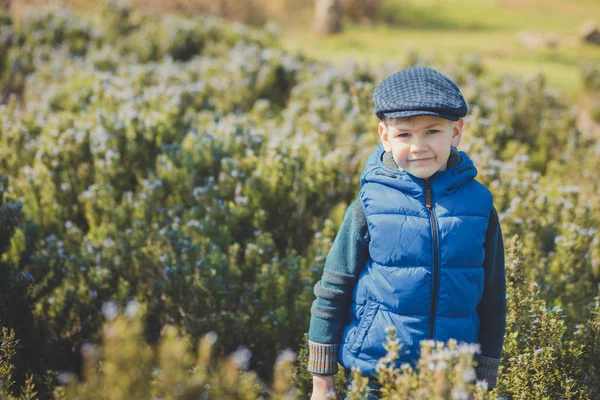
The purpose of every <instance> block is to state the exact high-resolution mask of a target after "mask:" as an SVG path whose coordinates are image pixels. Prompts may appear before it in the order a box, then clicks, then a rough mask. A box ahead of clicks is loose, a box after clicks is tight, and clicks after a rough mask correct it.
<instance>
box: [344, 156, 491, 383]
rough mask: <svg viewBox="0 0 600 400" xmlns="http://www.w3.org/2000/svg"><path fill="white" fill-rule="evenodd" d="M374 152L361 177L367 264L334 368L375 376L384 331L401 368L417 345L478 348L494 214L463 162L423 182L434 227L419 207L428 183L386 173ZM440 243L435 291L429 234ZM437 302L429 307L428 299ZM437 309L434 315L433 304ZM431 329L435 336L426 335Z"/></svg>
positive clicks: (414, 356)
mask: <svg viewBox="0 0 600 400" xmlns="http://www.w3.org/2000/svg"><path fill="white" fill-rule="evenodd" d="M383 152H384V149H383V147H382V146H381V145H380V146H378V147H377V148H376V149H375V150H374V151H373V153H372V154H371V156H370V157H369V159H368V160H367V163H366V165H365V169H364V171H363V173H362V174H361V185H362V188H361V191H360V199H361V202H362V204H363V207H364V210H365V215H366V218H367V224H368V228H369V234H370V237H371V241H370V243H369V259H368V260H367V262H366V265H365V266H364V268H363V269H362V270H361V272H360V275H359V278H358V282H357V284H356V286H355V288H354V291H353V293H352V303H351V305H350V310H349V316H348V321H347V323H346V325H345V327H344V329H343V333H342V338H341V343H340V349H339V354H338V361H339V362H340V364H342V365H343V366H344V367H345V368H352V367H358V368H360V369H361V372H362V373H363V375H372V376H376V372H375V366H376V363H377V361H378V359H379V358H381V357H383V356H385V349H384V348H383V344H384V342H385V338H386V332H385V328H386V327H387V326H395V327H396V333H397V337H398V338H399V339H400V343H401V345H402V346H403V347H402V348H401V352H400V359H399V360H398V362H397V366H400V364H401V363H405V362H409V363H411V364H413V366H414V364H415V361H416V360H417V359H418V357H419V346H420V341H421V340H425V339H434V340H438V341H444V342H446V341H447V340H448V339H450V338H455V339H457V340H458V341H459V342H461V341H464V342H468V343H477V338H478V329H479V316H478V314H477V306H478V304H479V303H480V301H481V298H482V295H483V289H484V269H483V261H484V258H485V252H484V242H485V240H486V230H487V228H488V222H489V215H490V211H491V209H492V196H491V194H490V192H489V191H488V190H487V189H486V188H485V187H484V186H483V185H482V184H480V183H479V182H477V181H475V180H474V179H473V178H475V176H476V175H477V170H476V168H475V166H474V165H473V163H472V161H471V160H470V159H469V157H468V156H467V155H466V154H465V153H463V152H461V156H462V161H461V162H460V164H458V165H457V166H455V167H453V168H450V169H447V170H445V171H438V172H437V173H436V174H434V175H433V176H432V177H431V178H430V179H429V184H430V185H431V193H432V199H433V202H432V203H433V205H432V209H433V213H434V217H435V221H434V222H435V224H432V222H431V219H430V214H429V211H428V209H427V207H426V204H425V194H426V190H425V188H426V182H425V181H424V180H423V179H420V178H416V177H414V176H412V175H410V174H408V173H406V172H398V171H392V170H390V169H388V168H386V167H385V166H384V165H383V164H382V162H381V157H382V155H383ZM434 227H437V230H436V233H437V238H438V242H437V243H438V246H437V256H438V258H437V261H438V272H439V274H438V286H437V292H436V293H432V290H433V289H432V288H433V287H434V255H435V254H436V252H435V251H434V233H433V229H434ZM434 299H435V300H434ZM433 303H435V307H434V310H433V313H432V304H433ZM430 324H433V325H432V326H431V327H432V330H433V335H432V336H430Z"/></svg>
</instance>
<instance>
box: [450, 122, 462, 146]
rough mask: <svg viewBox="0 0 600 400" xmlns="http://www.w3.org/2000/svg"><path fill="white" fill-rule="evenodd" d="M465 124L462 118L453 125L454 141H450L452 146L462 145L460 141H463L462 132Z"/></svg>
mask: <svg viewBox="0 0 600 400" xmlns="http://www.w3.org/2000/svg"><path fill="white" fill-rule="evenodd" d="M464 123H465V121H464V120H463V119H462V118H461V119H459V120H458V121H456V122H454V123H453V127H452V139H451V140H450V145H451V146H452V147H458V145H459V144H460V139H462V130H463V125H464Z"/></svg>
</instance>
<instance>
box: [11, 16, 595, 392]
mask: <svg viewBox="0 0 600 400" xmlns="http://www.w3.org/2000/svg"><path fill="white" fill-rule="evenodd" d="M20 22H21V23H20V24H15V25H2V26H0V50H2V51H0V79H1V81H0V88H1V89H0V92H1V93H2V100H1V102H2V103H1V104H0V174H3V175H5V176H7V180H6V182H5V183H4V185H3V192H2V196H3V197H2V203H1V204H0V217H2V218H4V224H3V225H2V229H1V231H2V236H1V237H0V253H1V259H0V266H1V268H2V270H1V273H2V279H0V288H1V289H2V290H0V296H2V299H3V300H4V301H3V302H2V303H0V310H1V313H0V319H1V320H2V323H3V324H4V326H5V327H7V328H10V329H11V330H12V331H14V332H15V335H16V338H17V339H18V340H19V341H20V342H19V343H20V348H19V349H18V351H17V353H16V354H14V355H13V353H10V354H11V360H12V361H11V365H14V369H11V376H12V378H11V379H12V381H14V382H15V383H14V384H13V385H12V386H11V387H10V389H5V390H10V393H11V395H17V394H18V393H20V391H21V390H22V388H23V387H25V388H27V387H29V386H27V385H31V384H33V385H35V390H36V391H38V392H39V393H40V396H41V397H43V398H44V397H51V396H52V393H54V386H55V384H56V380H55V376H59V377H63V378H64V377H65V376H66V375H64V373H66V371H70V373H78V372H79V371H80V370H82V369H83V370H85V369H86V368H87V371H94V372H93V373H91V372H88V373H87V374H88V375H87V376H89V377H91V376H97V378H94V379H92V378H89V379H86V380H85V381H84V382H83V383H81V384H77V385H75V384H74V383H73V384H71V385H67V387H62V386H61V387H59V388H58V391H57V392H56V393H57V394H56V396H59V395H61V396H62V395H66V394H65V393H67V392H65V391H71V390H72V391H74V392H72V393H79V394H77V396H81V397H86V396H92V395H91V393H93V392H94V391H98V394H97V396H105V397H106V396H113V397H112V398H119V397H118V396H126V395H127V393H128V390H129V389H126V388H129V387H130V388H132V389H131V392H130V393H134V392H135V393H138V394H136V396H138V397H140V398H146V397H148V396H155V392H156V391H158V392H156V393H159V392H160V393H162V394H163V395H164V396H171V397H172V398H175V397H177V396H179V394H168V393H171V392H169V391H175V392H174V393H179V392H177V390H178V389H176V387H172V386H169V385H168V384H166V383H160V382H162V381H161V379H162V378H160V379H158V378H157V377H156V376H154V375H152V373H153V372H152V371H153V369H152V368H150V365H152V366H156V365H167V364H161V363H162V362H163V361H160V360H159V358H160V357H159V355H158V354H159V353H160V350H158V349H160V348H161V346H163V343H167V342H169V341H170V340H171V339H169V338H172V337H174V336H173V335H175V333H174V332H177V335H175V336H178V335H181V336H183V337H186V338H188V339H187V340H188V341H191V342H192V343H193V342H194V341H196V340H197V339H199V338H201V337H204V335H206V333H207V332H211V331H214V332H215V333H216V334H217V336H218V338H219V340H218V341H217V342H216V343H215V344H214V346H212V347H211V349H212V350H211V352H212V354H214V356H215V359H221V358H223V357H225V356H226V355H228V354H232V353H235V351H236V350H237V349H238V348H239V346H245V347H246V348H247V349H248V350H249V351H251V352H252V354H253V357H252V359H251V360H250V362H249V365H248V369H250V370H253V371H254V373H253V374H254V375H251V374H250V373H249V374H239V376H240V379H248V380H247V383H244V385H245V386H244V387H245V388H247V391H248V393H250V394H252V393H258V394H256V396H259V395H260V393H262V392H261V391H265V390H266V389H265V388H269V390H271V392H268V391H266V392H265V393H266V394H265V396H266V397H269V396H271V397H272V396H274V394H273V393H274V392H277V393H281V396H284V394H283V393H287V392H286V391H287V390H288V389H287V387H288V385H289V383H290V380H291V379H292V378H291V377H288V375H286V374H288V372H285V373H282V374H283V377H281V376H278V375H277V373H275V372H274V368H273V366H274V365H275V364H276V362H277V359H278V356H277V355H278V354H279V352H280V351H282V350H283V349H286V348H290V349H292V350H294V351H296V352H297V351H298V350H299V349H300V348H304V352H300V360H305V357H306V346H305V345H306V338H305V336H304V335H305V333H306V332H307V330H308V321H309V317H310V306H311V303H312V301H313V299H314V295H313V293H312V288H313V286H314V284H315V282H316V281H317V280H318V279H320V275H321V273H322V268H323V262H324V259H325V256H326V254H327V252H328V250H329V248H330V246H331V243H332V240H333V238H334V237H335V233H336V230H337V228H338V227H339V224H340V223H341V219H342V216H343V212H344V210H345V208H346V207H347V205H348V204H350V202H352V201H353V200H354V198H355V196H356V193H357V189H358V187H359V179H358V176H359V173H360V171H361V169H362V164H363V162H364V160H365V158H366V157H367V156H368V154H369V153H370V152H371V149H372V146H373V145H375V144H376V143H377V141H378V138H377V135H376V133H375V130H376V125H377V119H376V117H375V116H374V115H373V112H372V104H371V93H372V90H373V87H374V85H376V84H377V82H379V81H380V80H381V79H382V78H383V77H385V76H387V75H389V74H390V73H391V72H393V71H394V70H395V69H397V67H400V66H387V67H381V68H372V67H370V66H368V65H360V64H357V63H353V62H349V63H348V64H347V65H346V66H344V67H341V68H338V67H333V66H331V65H327V64H324V63H319V62H316V61H312V60H307V59H305V58H304V57H303V56H301V55H291V54H288V53H286V52H284V51H283V50H282V49H281V48H280V47H279V46H278V44H277V38H276V37H275V34H274V33H273V32H270V31H267V30H255V29H250V28H247V27H245V26H243V25H230V24H225V23H223V22H222V21H220V20H217V19H214V18H208V17H199V18H196V19H193V20H192V19H184V18H173V17H169V18H162V19H153V18H150V17H139V18H138V17H134V16H133V15H131V13H130V11H129V9H127V8H126V7H125V8H123V7H114V6H110V5H107V6H106V8H105V11H104V12H103V14H102V16H101V17H100V18H99V19H98V20H97V21H87V20H85V19H82V18H80V17H77V16H74V15H72V14H69V13H68V12H61V13H59V14H48V13H44V12H32V13H30V14H27V15H26V16H25V18H24V19H23V20H22V21H20ZM424 63H426V64H432V63H433V64H435V60H433V61H432V60H428V59H427V58H425V57H423V56H422V55H421V54H419V53H418V52H416V51H413V52H411V53H409V54H407V56H406V58H405V60H403V61H402V63H401V66H412V65H420V64H424ZM436 66H437V67H438V68H439V69H440V70H442V71H444V72H446V73H447V74H448V75H450V76H451V77H452V78H453V79H454V80H456V81H457V82H459V84H460V86H461V88H462V89H463V92H464V94H465V97H466V99H467V101H468V103H469V106H470V110H471V112H470V114H469V116H468V117H467V119H466V125H465V134H464V141H463V144H461V146H460V147H461V149H463V150H466V151H467V152H468V153H469V155H470V156H471V157H472V158H473V159H474V160H475V162H476V165H477V166H478V171H479V175H478V179H479V180H480V181H482V182H483V183H485V184H486V185H487V186H488V187H489V188H490V189H491V191H492V193H493V195H494V199H495V205H496V208H497V209H498V211H499V213H500V219H501V222H502V226H503V230H504V233H505V237H506V238H510V237H513V236H514V235H518V237H519V241H520V243H521V245H520V247H518V251H517V250H514V252H513V253H511V254H512V255H511V258H509V264H510V265H511V267H510V268H512V269H510V268H509V273H510V274H512V275H511V278H510V279H509V281H510V282H512V283H511V286H510V287H511V289H510V290H511V292H510V298H509V301H510V302H511V308H510V312H509V326H508V330H507V336H506V346H505V357H504V358H503V364H502V368H503V374H502V375H501V376H500V379H499V388H498V389H496V392H494V393H497V394H498V395H501V394H502V395H510V396H513V397H515V398H532V397H533V398H536V397H542V398H556V397H573V398H594V397H595V396H596V397H597V396H598V393H600V384H599V383H598V380H597V378H596V376H599V374H598V368H599V367H598V365H599V364H598V360H599V359H600V357H599V353H598V347H597V346H598V343H599V340H598V338H599V333H598V324H599V322H598V318H599V317H598V301H597V300H594V299H597V297H598V295H599V294H600V289H599V286H600V233H599V232H598V228H597V227H598V226H599V223H600V209H599V207H600V205H599V204H598V202H597V193H598V191H599V190H600V183H599V182H600V172H599V171H600V161H599V160H600V158H599V157H598V149H599V146H600V144H599V141H598V138H597V136H594V134H593V131H592V129H593V127H586V126H583V125H578V124H577V123H576V121H577V119H578V113H579V111H578V110H577V109H576V108H573V107H572V106H571V105H570V104H567V103H565V101H564V100H563V99H562V98H561V97H560V96H559V95H557V94H556V93H555V92H553V91H551V90H548V88H547V87H546V84H545V79H544V77H543V75H539V76H536V77H533V78H532V79H530V80H527V81H521V80H517V79H515V78H511V77H496V76H489V75H488V74H487V73H486V71H485V70H484V69H483V68H482V65H481V62H480V61H479V60H478V59H477V57H466V58H465V59H463V60H462V61H461V62H459V63H457V64H455V65H452V66H448V65H436ZM9 93H15V94H17V95H19V96H21V97H19V98H17V97H14V96H9V95H8V94H9ZM21 102H22V104H20V103H21ZM512 247H513V248H515V249H516V248H517V246H516V245H515V246H512ZM132 301H137V302H138V303H139V304H141V305H142V306H143V308H144V310H145V312H144V313H143V317H140V318H141V321H138V322H135V323H134V322H132V321H129V322H119V324H125V325H119V326H126V324H136V325H135V332H134V333H135V334H134V335H133V336H132V337H130V338H125V337H124V336H123V337H122V336H118V337H119V338H120V339H118V340H117V339H116V338H115V340H116V342H115V343H117V344H115V345H111V346H110V348H111V351H114V352H115V354H112V355H110V354H109V353H105V354H103V355H102V354H99V355H98V357H103V356H106V357H109V356H110V357H117V358H118V359H119V361H115V363H117V364H115V365H116V366H115V367H114V368H115V370H119V371H121V370H123V371H125V370H128V369H132V368H131V365H140V366H141V367H140V368H139V370H138V371H136V372H135V373H136V374H137V373H139V375H135V376H133V375H132V376H130V375H123V377H122V378H123V379H125V380H124V381H123V382H121V381H119V380H118V379H120V378H119V377H118V376H117V375H114V376H112V377H108V376H105V375H103V374H105V373H107V372H106V371H102V370H101V368H100V367H99V365H101V364H97V363H96V361H94V363H95V364H94V363H92V361H90V360H92V359H90V358H89V357H87V356H86V357H87V358H86V357H83V358H82V356H81V350H82V349H83V350H84V353H86V352H87V351H88V350H90V349H91V348H90V347H89V346H88V345H87V344H88V343H99V342H100V341H101V340H102V338H103V336H102V327H103V324H104V323H105V318H104V315H103V312H102V310H103V308H104V310H105V311H106V310H107V307H109V308H108V309H110V307H112V308H114V307H117V308H126V307H127V304H130V303H131V302H132ZM107 304H109V305H110V306H107ZM134 304H135V303H134ZM15 305H16V306H15ZM115 326H116V325H115ZM167 326H169V327H170V328H168V332H170V333H168V334H166V333H165V329H167V328H166V327H167ZM165 335H166V336H165ZM142 337H143V338H144V341H143V340H142ZM104 338H105V340H108V339H107V338H106V336H104ZM173 340H175V339H173ZM392 340H393V339H392ZM6 343H8V342H6ZM135 343H140V345H139V346H138V347H139V348H137V349H136V348H134V347H136V346H134V345H133V344H135ZM141 343H147V345H146V344H143V345H142V344H141ZM169 343H170V342H169ZM177 343H179V342H177ZM117 346H124V347H131V352H129V350H127V351H126V350H125V349H123V351H122V352H121V351H120V350H119V347H117ZM169 346H171V345H168V346H167V347H169ZM176 346H179V345H176ZM181 346H183V345H181ZM390 346H391V345H390ZM169 348H170V347H169ZM584 349H585V351H584ZM442 350H443V351H446V353H443V351H442V353H443V354H447V355H448V354H450V359H451V360H452V364H453V365H458V364H460V365H462V366H465V368H466V364H465V363H464V362H466V361H464V359H463V358H461V357H462V356H460V357H458V356H457V357H454V356H453V355H452V354H454V353H452V351H454V350H453V349H452V348H451V349H448V348H446V349H445V350H444V349H442ZM3 351H6V353H5V354H9V353H8V352H9V351H11V350H10V347H7V350H3ZM173 351H174V354H183V353H177V352H176V351H175V350H173ZM177 351H179V350H177ZM181 351H182V352H184V351H183V350H181ZM186 351H187V350H186ZM157 352H159V353H157ZM92 353H93V354H96V353H94V352H92ZM117 353H118V354H117ZM32 354H36V355H37V357H34V356H32ZM39 354H42V355H43V357H39ZM86 354H87V353H86ZM237 354H238V356H239V357H241V355H243V354H245V353H244V352H243V351H242V353H237ZM427 354H429V353H427ZM392 355H393V352H392ZM119 357H120V358H119ZM157 357H158V358H157ZM165 357H166V355H165ZM452 357H454V358H452ZM92 358H93V357H92ZM138 358H139V360H138V361H139V362H138V361H136V360H137V359H138ZM40 360H41V361H40ZM94 360H99V359H94ZM191 360H195V358H192V359H191ZM164 362H165V363H169V362H171V361H166V360H165V361H164ZM89 363H91V364H89ZM190 363H193V361H189V359H188V358H185V357H183V356H182V358H181V365H180V367H172V368H171V367H169V368H168V370H169V371H168V373H171V372H173V374H175V377H173V378H172V379H171V378H168V380H169V382H171V381H178V380H179V379H180V377H179V376H180V375H177V374H180V373H181V371H182V370H187V369H188V368H191V367H190V365H191V364H190ZM82 365H84V366H82ZM90 368H91V369H90ZM178 368H179V369H178ZM224 368H227V367H224ZM305 368H306V366H305V365H302V363H301V362H300V363H299V364H297V370H296V373H295V375H294V378H293V380H292V381H293V382H295V383H294V385H295V386H296V388H295V390H296V392H294V393H296V395H298V396H305V395H308V393H310V380H311V379H310V376H308V375H307V374H308V373H307V371H306V369H305ZM177 371H179V372H177ZM130 372H131V373H133V372H134V371H130ZM430 372H431V371H430ZM111 373H112V372H111ZM165 373H167V372H165ZM428 373H429V372H428ZM61 374H63V375H61ZM148 374H151V375H152V376H153V378H152V379H153V380H154V381H156V382H157V383H156V385H157V386H152V385H150V386H149V385H148V382H150V381H149V380H147V379H148V376H149V375H148ZM390 374H392V375H390V376H393V377H394V378H393V381H394V382H395V381H396V380H398V379H399V380H400V381H402V380H403V379H411V380H413V381H414V382H416V383H414V385H416V386H414V389H415V391H414V393H415V394H414V396H417V394H416V393H417V392H418V393H426V394H427V395H430V394H431V393H432V392H431V391H429V392H428V391H427V390H429V389H427V388H426V384H427V382H429V380H428V379H429V378H427V379H424V378H423V377H425V375H422V376H421V378H419V377H418V376H417V375H413V374H411V373H410V372H409V371H407V372H406V373H405V374H404V375H401V376H397V375H393V373H392V372H390ZM247 375H248V377H247V378H241V377H243V376H247ZM250 375H251V376H253V377H254V378H253V377H251V376H250ZM28 376H31V377H32V378H31V380H30V381H28V382H29V384H27V383H26V380H27V377H28ZM84 376H86V375H85V374H84ZM181 376H183V375H181ZM255 378H256V379H255ZM107 379H108V380H107ZM110 379H114V381H111V380H110ZM165 379H167V378H165ZM386 379H387V378H386ZM436 379H438V378H436ZM439 379H441V378H439ZM445 379H446V378H444V380H443V382H447V381H446V380H445ZM448 379H450V378H448ZM342 380H343V377H342V376H341V375H338V377H337V380H336V382H337V385H338V389H339V390H341V385H342V383H343V382H342ZM284 381H285V383H281V382H284ZM109 382H110V385H111V387H112V386H114V387H115V389H114V390H115V391H117V392H114V393H112V392H110V393H109V392H106V393H102V394H100V389H98V388H99V387H101V386H102V385H106V384H108V383H109ZM140 382H142V383H141V384H140ZM256 382H263V383H264V384H263V385H259V386H260V389H257V390H258V392H254V391H253V390H254V389H252V388H253V387H254V385H255V383H256ZM276 382H279V383H277V385H279V386H277V385H276V386H277V388H278V389H276V388H275V386H274V385H275V383H276ZM357 382H358V383H360V380H357ZM411 382H412V381H411ZM440 382H442V381H440ZM448 382H450V381H448ZM448 382H447V383H443V384H440V385H441V387H443V388H445V389H443V390H444V392H443V393H446V394H447V393H451V392H448V391H447V390H450V391H451V390H452V388H453V387H454V386H452V385H453V384H452V383H448ZM463 383H464V382H463ZM212 384H213V385H217V386H218V385H222V386H218V387H219V388H220V389H219V390H224V391H226V390H229V389H232V390H235V388H233V387H232V386H234V385H232V383H231V381H223V382H221V383H212ZM73 385H75V386H73ZM98 385H100V386H98ZM223 385H224V386H223ZM357 386H360V385H357ZM392 386H393V385H391V386H389V391H390V393H392V392H393V391H394V390H396V389H393V387H392ZM102 387H103V386H102ZM133 388H135V391H134V389H133ZM283 388H285V389H283ZM419 388H421V389H422V390H423V391H421V392H419V390H420V389H419ZM26 390H29V389H26ZM111 390H112V389H111ZM186 390H187V389H186ZM193 390H196V389H193ZM357 390H358V389H357ZM398 390H400V389H398ZM436 390H437V389H436ZM440 390H441V389H440ZM465 390H466V391H467V394H468V395H471V394H472V395H473V396H475V395H476V393H479V392H477V390H476V389H475V386H469V388H466V387H465ZM61 391H62V392H61ZM153 391H154V392H153ZM161 391H162V392H161ZM60 393H63V394H60ZM69 393H71V392H69ZM84 393H86V394H85V395H84ZM227 393H228V392H227ZM236 393H237V392H235V393H233V392H232V393H231V396H232V397H235V396H237V394H236ZM461 393H463V392H462V391H461ZM407 395H408V394H406V393H404V394H403V396H407ZM115 396H116V397H115ZM156 396H159V395H158V394H156ZM477 396H479V395H477Z"/></svg>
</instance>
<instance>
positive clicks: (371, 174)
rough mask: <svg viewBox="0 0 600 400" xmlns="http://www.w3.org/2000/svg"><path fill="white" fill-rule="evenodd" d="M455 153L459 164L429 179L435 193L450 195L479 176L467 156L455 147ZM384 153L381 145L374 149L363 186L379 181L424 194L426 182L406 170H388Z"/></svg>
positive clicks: (364, 171)
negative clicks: (384, 161) (384, 160)
mask: <svg viewBox="0 0 600 400" xmlns="http://www.w3.org/2000/svg"><path fill="white" fill-rule="evenodd" d="M452 151H453V152H454V151H456V152H458V154H460V157H461V160H460V162H458V163H457V164H456V165H453V166H450V165H449V167H450V168H447V169H445V170H444V171H438V172H436V173H435V174H433V176H432V177H431V178H429V181H430V183H431V189H432V190H433V191H434V192H435V193H440V194H450V193H451V192H453V191H455V190H456V189H458V188H459V187H460V186H462V185H463V184H465V183H466V182H468V181H470V180H472V179H473V178H475V176H477V169H476V168H475V165H474V164H473V162H472V161H471V159H470V158H469V157H468V156H467V154H466V153H464V152H462V151H458V150H456V149H454V148H453V149H452ZM384 153H385V150H384V148H383V145H381V144H380V145H378V146H377V147H376V148H375V149H374V150H373V152H372V153H371V155H370V156H369V158H368V159H367V162H366V163H365V168H364V169H363V172H362V173H361V175H360V184H361V186H363V185H364V184H365V183H367V182H376V183H381V184H384V185H386V186H391V187H394V188H396V189H398V190H401V191H402V192H405V193H406V194H409V195H413V196H415V195H419V194H421V193H423V192H424V190H425V180H424V179H421V178H417V177H415V176H413V175H411V174H409V173H408V172H406V171H403V170H393V169H391V168H389V167H386V166H385V165H384V163H383V162H382V157H383V154H384Z"/></svg>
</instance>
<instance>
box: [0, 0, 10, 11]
mask: <svg viewBox="0 0 600 400" xmlns="http://www.w3.org/2000/svg"><path fill="white" fill-rule="evenodd" d="M10 1H11V0H0V10H5V11H10Z"/></svg>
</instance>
